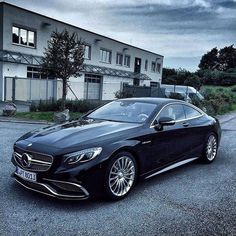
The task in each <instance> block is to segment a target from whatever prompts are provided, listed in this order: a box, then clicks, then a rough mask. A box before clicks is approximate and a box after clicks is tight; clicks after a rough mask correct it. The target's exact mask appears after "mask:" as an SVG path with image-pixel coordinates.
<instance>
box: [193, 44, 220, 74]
mask: <svg viewBox="0 0 236 236" xmlns="http://www.w3.org/2000/svg"><path fill="white" fill-rule="evenodd" d="M218 64H219V62H218V49H217V48H216V47H215V48H213V49H211V51H210V52H207V53H206V54H204V55H203V56H202V58H201V61H200V64H199V65H198V67H199V68H200V69H201V70H207V69H210V70H214V69H217V67H218Z"/></svg>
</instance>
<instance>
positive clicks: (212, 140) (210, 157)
mask: <svg viewBox="0 0 236 236" xmlns="http://www.w3.org/2000/svg"><path fill="white" fill-rule="evenodd" d="M217 150H218V142H217V137H216V135H215V134H214V133H211V134H210V135H209V136H208V138H207V142H206V145H205V148H204V150H203V155H202V160H203V162H205V163H211V162H213V161H214V160H215V158H216V155H217Z"/></svg>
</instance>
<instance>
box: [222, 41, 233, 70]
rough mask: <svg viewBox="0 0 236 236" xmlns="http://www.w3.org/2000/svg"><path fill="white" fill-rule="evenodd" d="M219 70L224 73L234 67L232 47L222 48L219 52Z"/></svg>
mask: <svg viewBox="0 0 236 236" xmlns="http://www.w3.org/2000/svg"><path fill="white" fill-rule="evenodd" d="M218 60H219V64H220V67H219V70H221V71H226V70H228V69H230V68H235V67H236V48H234V45H231V46H228V47H224V48H222V49H220V50H219V57H218Z"/></svg>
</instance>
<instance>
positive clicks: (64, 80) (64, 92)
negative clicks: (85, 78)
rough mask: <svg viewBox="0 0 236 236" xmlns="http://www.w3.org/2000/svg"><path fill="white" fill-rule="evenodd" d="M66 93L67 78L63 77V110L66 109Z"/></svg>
mask: <svg viewBox="0 0 236 236" xmlns="http://www.w3.org/2000/svg"><path fill="white" fill-rule="evenodd" d="M66 94H67V79H65V78H64V79H62V101H61V110H62V111H64V110H65V109H66Z"/></svg>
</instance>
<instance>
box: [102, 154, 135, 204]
mask: <svg viewBox="0 0 236 236" xmlns="http://www.w3.org/2000/svg"><path fill="white" fill-rule="evenodd" d="M122 162H123V164H124V167H125V166H127V168H123V169H122V168H119V165H122ZM125 162H126V165H125ZM128 170H129V171H128ZM137 171H138V169H137V163H136V160H135V158H134V157H133V155H132V154H131V153H129V152H124V151H123V152H119V153H117V154H116V155H115V156H114V157H113V158H112V159H111V160H110V162H109V164H108V166H107V170H106V174H105V184H104V188H105V193H106V198H107V199H108V200H112V201H118V200H121V199H123V198H125V197H126V196H127V195H128V194H129V193H130V191H131V190H132V188H133V187H134V185H135V183H136V179H137ZM133 172H134V173H133ZM113 173H114V174H113ZM125 186H126V187H125ZM116 187H117V189H115V188H116ZM119 188H121V191H120V194H119V191H118V189H119ZM122 188H123V191H122Z"/></svg>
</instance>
